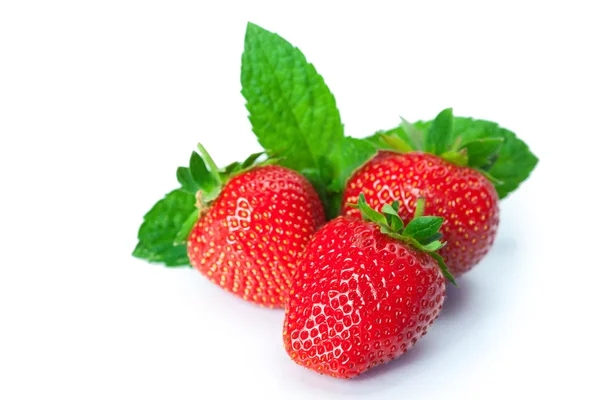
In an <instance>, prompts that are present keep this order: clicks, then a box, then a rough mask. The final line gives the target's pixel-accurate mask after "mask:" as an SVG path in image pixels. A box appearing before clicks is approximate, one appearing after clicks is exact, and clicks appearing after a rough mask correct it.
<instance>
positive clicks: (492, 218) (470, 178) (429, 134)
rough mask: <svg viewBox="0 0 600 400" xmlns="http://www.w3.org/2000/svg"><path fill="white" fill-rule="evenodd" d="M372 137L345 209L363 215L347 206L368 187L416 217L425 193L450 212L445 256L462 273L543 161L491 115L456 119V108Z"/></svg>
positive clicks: (376, 198) (378, 203)
mask: <svg viewBox="0 0 600 400" xmlns="http://www.w3.org/2000/svg"><path fill="white" fill-rule="evenodd" d="M365 141H366V142H367V143H368V144H370V145H374V148H373V147H372V148H373V149H374V151H373V152H372V153H370V154H368V155H367V157H366V158H363V160H364V161H363V164H362V165H361V164H359V163H355V164H353V165H355V166H356V167H355V169H354V173H353V174H351V176H350V177H349V179H348V180H347V181H346V185H345V188H344V189H343V195H342V202H341V205H342V210H341V212H342V214H345V215H358V212H357V211H356V210H354V209H352V208H351V207H349V206H347V205H345V204H346V203H354V202H356V200H357V198H358V195H359V194H360V193H364V194H365V197H366V199H367V203H368V204H369V205H370V206H371V207H373V208H374V209H376V210H381V208H382V206H383V204H384V203H387V202H390V201H394V200H398V201H399V202H400V209H399V210H398V213H399V215H400V217H402V218H410V216H411V215H412V213H413V211H414V208H415V202H416V200H417V198H418V197H424V198H425V199H426V201H427V204H428V206H429V208H428V209H427V213H431V214H435V215H439V216H441V217H443V218H444V225H443V226H442V232H443V233H444V238H445V239H446V240H447V243H448V245H447V246H446V247H444V248H443V249H441V251H440V254H441V255H442V257H443V258H444V259H445V261H446V263H447V264H448V267H449V269H450V272H451V273H452V274H453V275H454V276H460V275H462V274H463V273H465V272H467V271H469V270H470V269H471V268H473V267H474V266H475V265H476V264H477V263H479V261H481V259H482V258H483V257H484V256H485V254H486V253H487V252H488V251H489V250H490V248H491V246H492V244H493V242H494V239H495V236H496V232H497V229H498V224H499V221H500V215H499V207H498V202H499V199H502V198H504V197H506V196H507V195H508V194H509V193H510V192H512V191H514V190H515V189H516V188H517V187H518V186H519V184H520V183H521V182H523V181H524V180H525V179H527V177H528V176H529V174H530V172H531V171H532V170H533V168H534V167H535V165H536V164H537V161H538V160H537V157H536V156H535V155H533V154H532V153H531V152H530V151H529V148H528V147H527V145H526V144H525V143H524V142H522V141H521V140H519V139H518V138H517V137H516V135H515V134H514V133H513V132H511V131H509V130H507V129H504V128H501V127H499V126H498V125H497V124H495V123H493V122H490V121H484V120H474V119H471V118H463V117H454V115H453V113H452V109H446V110H443V111H442V112H440V113H439V114H438V115H437V117H436V118H435V119H434V120H432V121H429V122H417V123H415V124H414V125H413V124H410V123H408V122H407V121H405V120H403V122H402V124H401V125H400V126H399V127H397V128H394V129H392V130H389V131H386V132H378V133H377V134H375V135H373V136H372V137H369V138H366V139H365ZM363 146H364V145H363ZM347 153H349V151H347ZM349 154H352V153H349ZM373 154H374V155H373Z"/></svg>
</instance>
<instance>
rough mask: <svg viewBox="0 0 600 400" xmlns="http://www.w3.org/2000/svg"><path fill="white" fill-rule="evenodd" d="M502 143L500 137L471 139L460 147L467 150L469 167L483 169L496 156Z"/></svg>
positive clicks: (502, 140)
mask: <svg viewBox="0 0 600 400" xmlns="http://www.w3.org/2000/svg"><path fill="white" fill-rule="evenodd" d="M503 143H504V138H501V137H489V138H481V139H473V140H471V141H470V142H468V143H465V144H464V145H462V149H464V150H466V152H467V158H468V163H469V166H470V167H473V168H484V169H485V168H487V167H489V166H490V165H491V164H492V162H493V161H494V160H495V159H496V158H497V157H498V153H500V149H501V148H502V144H503Z"/></svg>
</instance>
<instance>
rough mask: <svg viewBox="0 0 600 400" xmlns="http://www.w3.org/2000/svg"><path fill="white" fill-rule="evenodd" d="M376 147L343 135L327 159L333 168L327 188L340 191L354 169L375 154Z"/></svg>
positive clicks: (344, 186)
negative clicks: (331, 178)
mask: <svg viewBox="0 0 600 400" xmlns="http://www.w3.org/2000/svg"><path fill="white" fill-rule="evenodd" d="M376 152H377V148H376V147H375V146H374V145H373V144H371V143H369V142H365V141H364V140H361V139H355V138H351V137H344V138H343V139H342V140H340V141H339V142H337V143H336V145H335V146H334V147H333V149H332V151H331V154H330V155H329V159H330V160H331V166H332V168H333V180H332V182H331V184H330V185H329V187H328V189H329V190H330V191H333V192H342V191H344V189H345V188H346V182H347V181H348V179H349V178H350V176H352V174H353V173H354V171H356V170H357V169H358V168H360V167H361V166H362V165H363V164H364V163H366V162H367V161H368V160H369V159H370V158H371V157H373V156H374V155H375V153H376Z"/></svg>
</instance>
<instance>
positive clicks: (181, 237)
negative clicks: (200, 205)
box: [173, 210, 199, 245]
mask: <svg viewBox="0 0 600 400" xmlns="http://www.w3.org/2000/svg"><path fill="white" fill-rule="evenodd" d="M198 217H199V215H198V210H196V211H195V212H194V211H192V212H191V213H190V215H189V216H188V218H187V219H186V220H185V222H184V223H183V225H182V226H181V229H179V231H178V232H177V234H176V235H175V239H173V243H174V244H176V245H177V244H184V243H186V242H187V239H188V237H189V236H190V232H191V231H192V228H193V227H194V225H196V222H197V221H198Z"/></svg>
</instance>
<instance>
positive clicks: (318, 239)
mask: <svg viewBox="0 0 600 400" xmlns="http://www.w3.org/2000/svg"><path fill="white" fill-rule="evenodd" d="M397 207H398V204H397V203H395V204H394V205H393V206H390V205H389V204H388V205H386V208H385V209H384V212H385V213H386V216H385V217H384V216H383V215H381V214H379V213H377V212H375V211H374V210H373V209H370V208H369V206H368V205H367V204H366V202H365V199H364V196H361V197H360V199H359V208H360V212H361V213H362V214H363V216H364V217H366V218H368V219H370V221H374V222H368V221H365V220H362V219H358V218H352V217H347V216H341V217H338V218H336V219H334V220H332V221H330V222H329V223H327V224H326V225H325V226H324V227H323V228H322V229H321V230H319V231H318V232H317V233H316V234H315V235H314V236H313V238H312V239H311V240H310V242H309V243H308V245H307V247H306V250H305V252H304V253H303V255H302V256H301V257H300V259H299V260H298V268H297V271H296V275H295V280H294V283H293V286H292V289H291V290H290V297H289V301H288V304H287V306H286V314H285V322H284V329H283V340H284V345H285V349H286V351H287V352H288V354H289V355H290V357H291V358H292V359H293V360H294V361H295V362H296V363H298V364H300V365H303V366H305V367H307V368H310V369H312V370H315V371H317V372H319V373H323V374H328V375H331V376H333V377H338V378H351V377H354V376H356V375H358V374H360V373H362V372H364V371H365V370H367V369H369V368H371V367H373V366H376V365H378V364H382V363H385V362H387V361H389V360H392V359H393V358H396V357H397V356H399V355H401V354H403V353H404V352H406V351H407V350H408V349H410V348H411V347H412V346H414V345H415V343H416V342H417V341H418V340H419V339H420V338H421V337H423V336H424V335H425V334H426V333H427V330H428V329H429V327H430V326H431V324H432V323H433V321H434V320H435V319H436V318H437V316H438V314H439V313H440V311H441V309H442V303H443V301H444V295H445V279H444V274H447V270H445V265H444V263H443V261H442V259H441V257H440V256H439V255H437V254H435V253H434V251H435V250H437V249H438V248H440V247H441V246H442V244H441V243H440V242H439V240H438V239H439V237H440V236H441V235H439V233H437V230H438V229H439V227H440V226H441V224H442V218H439V217H420V218H415V219H413V221H412V222H411V223H410V224H409V225H407V227H406V229H403V224H402V221H401V220H400V218H399V217H398V214H397ZM438 263H439V264H438ZM447 276H448V277H449V279H452V277H451V276H450V275H447Z"/></svg>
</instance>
